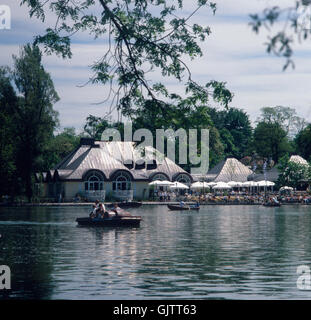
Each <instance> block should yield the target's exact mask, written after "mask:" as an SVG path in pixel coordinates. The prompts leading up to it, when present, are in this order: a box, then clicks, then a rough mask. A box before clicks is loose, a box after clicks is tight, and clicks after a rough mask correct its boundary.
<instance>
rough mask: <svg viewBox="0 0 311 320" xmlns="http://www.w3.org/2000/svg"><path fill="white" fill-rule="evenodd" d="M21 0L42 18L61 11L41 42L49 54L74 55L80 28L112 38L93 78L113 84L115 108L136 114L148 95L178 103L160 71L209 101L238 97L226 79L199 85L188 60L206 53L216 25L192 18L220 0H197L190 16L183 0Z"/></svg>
mask: <svg viewBox="0 0 311 320" xmlns="http://www.w3.org/2000/svg"><path fill="white" fill-rule="evenodd" d="M20 2H21V4H26V5H27V6H28V7H29V9H30V16H36V17H37V18H39V19H41V20H42V21H44V19H45V16H46V14H47V13H49V14H50V15H51V16H53V15H55V19H56V21H57V22H56V25H55V26H53V28H52V27H50V28H48V29H47V30H46V33H45V34H44V35H41V36H38V37H37V38H36V41H35V43H41V44H43V45H44V47H45V51H46V52H47V53H52V52H55V53H56V54H59V55H61V56H62V57H64V58H70V57H71V56H72V52H71V46H70V43H71V36H72V34H76V33H77V32H83V31H86V32H88V33H89V34H91V35H94V37H95V38H99V37H100V38H104V39H105V40H107V43H108V44H107V46H106V49H105V51H104V52H103V56H102V58H101V59H99V60H98V61H97V62H95V63H94V64H93V66H92V70H93V71H94V75H93V77H92V78H91V79H90V82H91V83H101V84H104V85H108V86H110V88H111V90H110V94H109V96H108V97H107V100H111V101H112V104H111V106H110V110H109V112H112V110H113V109H115V108H117V109H118V110H121V111H122V113H123V114H124V115H127V116H131V115H132V114H133V113H135V111H136V110H137V107H139V106H141V107H142V106H144V104H145V101H146V100H153V101H155V102H157V103H158V105H159V107H161V108H165V107H166V106H167V104H166V103H164V101H165V102H167V101H168V100H170V103H171V104H172V103H173V102H174V101H175V100H174V98H173V96H174V95H173V94H174V92H173V93H172V92H171V93H170V92H168V89H167V88H166V87H165V85H164V84H163V83H161V82H157V81H152V80H150V78H151V76H152V77H153V78H154V75H155V74H156V73H155V72H158V74H159V75H161V76H162V77H171V78H175V79H176V80H177V81H179V82H181V83H182V84H183V85H184V88H185V91H186V95H187V94H191V93H194V94H195V95H196V96H197V97H198V98H202V99H204V100H206V99H207V98H212V99H214V100H216V101H217V102H220V103H223V104H224V105H225V106H227V105H228V103H229V102H230V101H231V100H232V94H231V93H230V92H229V91H228V90H227V89H226V88H225V83H222V82H217V81H214V80H211V81H209V82H207V83H206V84H198V83H197V82H195V80H194V79H193V77H192V74H191V70H190V68H189V67H188V65H187V64H186V63H185V57H188V58H190V59H194V58H196V57H199V56H202V54H203V52H202V50H201V48H200V46H199V43H200V42H201V41H204V40H205V39H206V37H207V36H209V34H210V32H211V30H210V28H209V27H206V26H201V25H199V24H197V23H193V22H191V18H192V17H193V15H194V14H195V13H196V12H197V11H198V10H206V9H208V10H211V11H212V12H214V13H215V10H216V4H215V3H213V2H211V1H208V0H197V5H196V6H195V8H194V10H193V11H192V12H191V13H189V14H188V16H186V17H183V15H182V12H180V11H181V10H182V8H183V3H184V2H185V1H183V0H175V1H169V0H122V1H118V0H98V1H95V0H84V1H68V0H60V1H45V0H20ZM178 15H180V16H181V17H178ZM150 72H152V73H153V74H152V75H151V74H150ZM107 100H105V101H107Z"/></svg>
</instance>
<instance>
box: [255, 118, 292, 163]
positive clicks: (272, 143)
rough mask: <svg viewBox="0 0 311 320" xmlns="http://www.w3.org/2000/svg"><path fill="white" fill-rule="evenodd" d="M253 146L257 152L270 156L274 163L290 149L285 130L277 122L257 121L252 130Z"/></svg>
mask: <svg viewBox="0 0 311 320" xmlns="http://www.w3.org/2000/svg"><path fill="white" fill-rule="evenodd" d="M254 147H255V149H256V152H257V154H259V155H260V156H263V157H266V158H269V157H272V159H273V160H274V161H275V163H278V161H279V159H280V157H282V156H284V155H285V154H286V153H289V152H290V151H291V145H290V143H289V141H288V139H287V134H286V131H285V130H284V129H283V128H282V127H281V126H280V125H279V124H278V123H268V122H259V123H258V124H257V126H256V128H255V130H254Z"/></svg>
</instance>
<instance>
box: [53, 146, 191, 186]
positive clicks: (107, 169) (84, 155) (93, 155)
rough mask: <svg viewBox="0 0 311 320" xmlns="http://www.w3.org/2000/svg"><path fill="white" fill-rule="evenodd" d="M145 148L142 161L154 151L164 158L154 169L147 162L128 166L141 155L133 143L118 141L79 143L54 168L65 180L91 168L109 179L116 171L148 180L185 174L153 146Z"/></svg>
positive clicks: (81, 177) (75, 177) (149, 158)
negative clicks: (136, 165)
mask: <svg viewBox="0 0 311 320" xmlns="http://www.w3.org/2000/svg"><path fill="white" fill-rule="evenodd" d="M145 150H146V152H145V156H144V158H143V161H145V163H146V162H147V163H148V162H149V161H150V162H151V161H152V160H153V159H155V154H158V155H160V156H162V159H163V161H162V162H161V163H158V164H157V167H156V168H155V169H151V170H147V168H146V165H143V166H142V167H143V168H142V169H137V168H136V169H135V168H133V169H129V168H127V167H126V161H128V160H131V161H133V163H134V164H135V163H137V162H139V161H142V156H141V154H140V152H138V151H137V148H135V143H134V142H121V141H111V142H103V141H96V142H95V144H85V145H83V144H82V145H80V146H79V147H78V148H77V149H76V150H74V151H73V152H71V153H70V154H69V155H68V156H67V157H66V158H65V159H63V160H62V161H61V162H60V163H59V164H58V165H57V166H56V167H55V169H56V170H57V172H58V175H59V177H60V178H61V179H66V180H80V179H83V176H84V174H85V173H86V172H87V171H89V170H92V169H94V170H100V171H101V172H102V173H103V174H104V175H105V178H106V179H110V178H111V176H112V175H113V174H114V173H115V172H116V171H117V170H125V171H128V172H129V173H131V175H132V176H133V178H134V179H135V180H148V179H149V178H150V177H151V176H152V175H154V174H156V173H164V174H166V175H167V176H168V177H169V179H171V180H172V179H173V177H174V176H176V175H178V174H184V173H186V174H187V172H186V171H185V170H183V169H182V168H181V167H179V166H178V165H177V164H175V163H174V162H173V161H172V160H170V159H169V158H166V157H164V156H163V155H162V154H160V153H159V152H158V151H157V150H156V149H154V148H152V147H146V148H145Z"/></svg>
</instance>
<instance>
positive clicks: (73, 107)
mask: <svg viewBox="0 0 311 320" xmlns="http://www.w3.org/2000/svg"><path fill="white" fill-rule="evenodd" d="M214 1H215V2H216V3H217V11H216V14H215V15H212V14H211V12H210V11H209V10H206V9H204V10H199V11H198V12H197V13H196V15H195V16H193V17H192V18H191V20H190V22H192V23H199V24H202V25H205V26H209V27H210V28H211V31H212V33H211V35H210V36H209V37H208V38H207V40H206V41H205V42H204V43H203V44H202V45H201V47H202V50H203V57H201V58H199V59H197V60H195V61H190V62H189V63H188V66H189V67H190V69H191V70H192V77H193V79H194V80H196V81H198V82H200V83H206V82H208V81H210V80H218V81H223V82H226V83H227V87H228V89H230V91H232V92H233V94H234V98H233V101H232V103H231V104H230V106H231V107H236V108H241V109H243V110H245V111H246V112H247V113H248V114H249V116H250V119H251V120H252V122H253V123H255V121H256V119H257V118H258V116H259V115H260V108H262V107H267V106H277V105H283V106H289V107H294V108H296V110H297V114H298V115H299V116H301V117H303V118H304V119H306V120H307V121H309V122H311V95H310V92H311V90H310V89H311V59H310V57H311V43H310V44H309V43H307V42H306V43H303V44H296V45H295V55H294V60H295V65H296V67H295V69H294V70H292V69H291V68H289V69H288V70H287V71H286V72H283V71H282V67H283V65H284V60H283V59H281V58H276V57H275V56H272V55H268V54H267V53H266V51H265V46H264V43H265V42H266V37H267V33H265V32H261V33H260V34H259V35H256V34H255V33H254V32H253V31H252V30H251V27H250V26H249V25H248V23H249V22H250V19H249V14H251V13H259V12H261V11H262V10H263V9H264V8H265V7H267V6H272V5H280V6H281V5H282V6H288V5H293V4H294V3H295V1H294V0H214ZM20 2H21V1H20V0H0V5H8V6H9V7H10V9H11V15H12V21H11V29H10V30H0V65H9V66H12V64H13V59H12V55H13V54H14V55H18V53H19V50H20V47H21V46H22V45H24V44H26V43H28V42H31V41H32V40H33V38H34V36H36V35H38V34H43V33H44V30H45V29H46V28H47V27H49V26H51V25H52V26H53V25H54V24H53V23H54V20H53V18H52V16H49V15H48V16H47V19H46V21H45V22H44V23H42V22H41V21H39V20H37V19H36V18H35V17H33V18H30V17H29V14H28V10H27V7H26V6H20V5H19V3H20ZM194 8H195V1H193V0H187V1H185V6H184V8H183V11H182V12H180V13H179V14H180V17H182V16H187V14H188V13H189V12H191V11H193V10H194ZM105 46H106V42H105V40H104V39H103V40H98V41H94V40H93V39H92V38H90V37H89V36H87V35H86V34H82V35H81V34H79V35H78V36H75V37H74V38H73V39H72V51H73V58H72V59H70V60H68V59H67V60H63V59H62V58H60V57H57V56H55V55H52V56H44V57H43V64H44V67H45V69H46V71H47V72H49V73H50V74H51V77H52V79H53V81H54V85H55V88H56V91H57V92H58V95H59V96H60V101H59V102H57V103H56V104H55V105H54V109H56V110H57V111H58V112H59V118H60V124H61V127H60V130H61V129H62V128H64V127H75V128H76V129H77V132H80V131H81V130H82V128H83V125H84V123H85V119H86V117H87V116H88V115H89V114H92V115H95V116H98V117H101V116H103V115H104V114H105V113H106V112H107V111H108V108H109V106H108V105H107V104H106V105H105V104H98V103H99V102H101V101H103V100H104V98H105V97H106V94H107V92H108V88H107V87H104V86H99V85H87V86H83V87H81V85H83V84H84V83H86V82H87V80H88V79H89V77H90V76H91V75H92V73H91V71H90V65H92V63H93V62H94V61H95V60H96V59H98V58H100V57H101V56H102V54H103V52H104V48H105ZM154 77H155V79H156V78H157V77H159V75H157V74H155V75H154ZM167 86H168V87H169V88H170V89H174V90H175V91H177V92H181V89H182V87H181V85H180V84H179V83H178V82H177V81H171V80H169V81H167Z"/></svg>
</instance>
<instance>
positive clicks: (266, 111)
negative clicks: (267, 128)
mask: <svg viewBox="0 0 311 320" xmlns="http://www.w3.org/2000/svg"><path fill="white" fill-rule="evenodd" d="M259 121H264V122H267V123H277V124H279V125H280V126H281V127H282V128H283V129H284V130H285V131H286V133H287V134H288V135H289V136H294V135H296V134H297V133H299V132H300V131H301V130H303V129H304V127H305V126H306V125H307V122H306V121H305V120H304V119H303V118H301V117H299V116H298V115H297V112H296V109H295V108H290V107H284V106H276V107H264V108H261V115H260V117H259Z"/></svg>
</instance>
